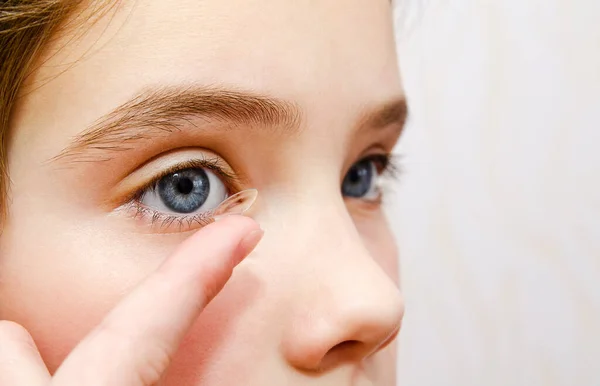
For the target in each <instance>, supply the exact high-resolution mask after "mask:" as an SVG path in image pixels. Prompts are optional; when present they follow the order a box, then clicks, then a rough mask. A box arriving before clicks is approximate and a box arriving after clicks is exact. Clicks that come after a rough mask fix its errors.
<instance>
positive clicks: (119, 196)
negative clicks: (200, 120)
mask: <svg viewBox="0 0 600 386" xmlns="http://www.w3.org/2000/svg"><path fill="white" fill-rule="evenodd" d="M189 167H197V168H203V169H209V170H212V171H213V172H214V173H215V174H217V175H218V177H219V178H220V179H221V180H222V181H223V183H224V184H225V185H226V186H227V188H228V189H229V190H232V191H233V190H239V189H241V188H242V186H244V185H245V178H244V176H243V175H241V174H240V173H238V172H237V171H234V169H233V168H232V167H231V166H230V165H229V164H228V163H227V161H225V160H224V159H223V158H222V157H221V156H219V155H218V154H216V153H214V152H212V151H210V150H207V149H176V150H173V151H169V152H168V153H165V154H161V155H158V156H155V157H152V158H151V159H150V160H148V161H146V162H144V163H143V164H141V165H139V166H137V167H136V168H135V169H134V170H132V171H130V172H128V173H127V175H126V177H124V178H123V179H121V180H120V182H119V183H118V184H117V185H116V186H115V187H114V188H113V189H112V192H111V193H110V197H111V199H110V200H108V201H107V202H106V204H107V205H109V206H110V207H113V208H116V207H120V206H122V205H124V204H126V203H127V202H130V201H132V200H134V199H136V198H137V197H139V195H140V194H141V193H142V192H143V191H144V190H146V189H148V188H149V187H152V186H153V185H155V184H156V183H157V182H158V181H159V180H160V179H161V178H163V177H164V176H166V175H168V174H170V173H173V172H175V171H177V170H182V169H186V168H189Z"/></svg>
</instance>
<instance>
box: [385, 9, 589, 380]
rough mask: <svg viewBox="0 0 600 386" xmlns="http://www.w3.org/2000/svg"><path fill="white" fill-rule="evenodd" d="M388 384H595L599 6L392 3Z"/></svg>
mask: <svg viewBox="0 0 600 386" xmlns="http://www.w3.org/2000/svg"><path fill="white" fill-rule="evenodd" d="M405 1H409V2H410V3H406V4H399V6H398V8H397V19H398V21H399V23H398V25H399V28H398V33H397V35H398V46H399V58H400V65H401V69H402V74H403V77H404V82H405V88H406V92H407V96H408V100H409V105H410V108H411V114H412V115H411V118H410V122H409V124H408V126H407V128H406V131H405V133H404V137H403V139H402V140H401V143H400V146H399V148H398V153H399V154H400V155H401V157H402V158H401V163H402V165H403V169H404V170H403V172H402V174H401V176H400V182H399V183H398V184H396V186H394V187H393V190H394V193H393V194H391V196H393V197H392V202H390V203H389V210H390V221H391V222H392V225H393V227H394V229H395V231H396V233H397V235H398V241H399V244H400V253H401V264H402V275H401V276H402V286H403V291H404V294H405V298H406V317H405V320H404V326H403V331H402V333H401V338H400V356H399V378H400V379H399V385H402V386H428V385H436V386H438V385H441V386H467V385H486V386H487V385H502V386H505V385H523V386H525V385H527V386H529V385H564V386H567V385H569V386H570V385H577V386H579V385H598V386H600V0H577V1H566V0H562V1H559V0H528V1H517V0H504V1H503V0H470V1H469V0H452V1H449V0H447V1H435V0H432V1H429V2H427V3H426V2H425V1H426V0H405Z"/></svg>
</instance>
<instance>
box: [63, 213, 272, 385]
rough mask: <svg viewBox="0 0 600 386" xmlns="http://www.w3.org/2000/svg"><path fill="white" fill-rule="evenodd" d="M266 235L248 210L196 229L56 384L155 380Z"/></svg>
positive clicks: (78, 351)
mask: <svg viewBox="0 0 600 386" xmlns="http://www.w3.org/2000/svg"><path fill="white" fill-rule="evenodd" d="M261 237H262V230H260V227H259V226H258V224H257V223H256V222H254V221H253V220H251V219H250V218H247V217H242V216H228V217H226V218H223V219H221V220H220V221H218V222H215V223H212V224H210V225H208V226H206V227H205V228H203V229H201V230H200V231H198V232H197V233H195V234H194V235H193V236H191V237H190V238H189V239H187V240H186V241H185V242H184V243H183V244H182V245H181V246H180V247H179V248H178V250H177V251H176V252H175V253H174V254H173V255H172V256H171V257H169V258H168V259H167V260H166V261H165V263H164V264H163V265H162V266H161V267H159V268H158V270H157V271H156V272H155V273H153V274H152V275H150V276H149V277H148V278H147V279H146V280H145V281H144V282H143V283H141V284H140V285H139V286H138V287H137V288H136V289H134V290H133V291H132V293H131V294H129V295H128V296H126V297H125V299H124V300H123V301H121V302H120V303H119V304H118V305H117V306H116V307H115V308H114V309H113V310H112V311H111V312H110V313H109V314H108V315H107V316H106V318H105V319H104V320H103V321H102V323H101V324H100V325H99V326H98V327H97V328H96V329H95V330H94V331H92V333H91V334H89V335H88V336H87V337H86V338H85V339H84V340H83V341H82V342H81V343H80V344H79V345H78V346H77V347H76V348H75V350H74V351H73V352H72V353H71V355H69V357H68V358H67V359H66V361H65V362H64V363H63V365H62V366H61V367H60V368H59V370H58V371H57V373H56V374H55V376H54V380H53V384H56V385H60V386H67V385H68V386H71V385H73V386H74V385H87V386H93V385H111V386H146V385H152V384H154V383H156V382H157V381H158V380H159V379H160V377H161V374H162V373H163V372H164V370H165V369H166V367H167V366H168V364H169V362H170V361H171V358H172V356H173V355H174V353H175V351H176V350H177V347H178V346H179V343H180V342H181V340H182V338H183V336H184V335H185V333H186V332H187V330H188V329H189V328H190V327H191V325H192V324H193V322H194V320H195V319H196V318H197V317H198V315H199V314H200V312H201V311H202V309H203V308H204V307H205V306H206V305H207V303H208V302H209V301H210V300H211V299H212V298H213V297H214V296H215V295H216V294H217V293H218V292H219V291H220V290H221V288H223V286H224V285H225V283H226V281H227V280H228V279H229V277H230V276H231V273H232V270H233V268H234V267H235V266H236V265H237V264H238V263H239V262H240V261H241V260H242V259H243V258H244V257H245V256H246V255H247V254H248V253H250V251H251V250H252V249H254V247H255V246H256V244H257V243H258V241H259V240H260V238H261Z"/></svg>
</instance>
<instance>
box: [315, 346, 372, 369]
mask: <svg viewBox="0 0 600 386" xmlns="http://www.w3.org/2000/svg"><path fill="white" fill-rule="evenodd" d="M366 350H367V346H366V345H365V344H364V343H363V342H361V341H358V340H346V341H344V342H341V343H338V344H336V345H335V346H333V347H332V348H330V349H329V351H327V354H325V356H324V357H323V359H322V360H321V363H320V366H319V368H320V369H321V370H326V369H328V368H329V367H331V366H335V365H338V364H340V363H343V362H356V361H360V360H361V359H363V358H364V355H365V351H366Z"/></svg>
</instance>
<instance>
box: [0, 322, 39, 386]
mask: <svg viewBox="0 0 600 386" xmlns="http://www.w3.org/2000/svg"><path fill="white" fill-rule="evenodd" d="M49 381H50V374H49V373H48V369H46V365H45V364H44V361H42V357H41V356H40V353H39V351H38V349H37V347H36V346H35V343H33V339H32V338H31V335H29V333H28V332H27V330H25V329H24V328H23V327H21V326H20V325H18V324H17V323H13V322H9V321H6V320H3V321H0V385H11V386H42V385H47V384H48V382H49Z"/></svg>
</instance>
